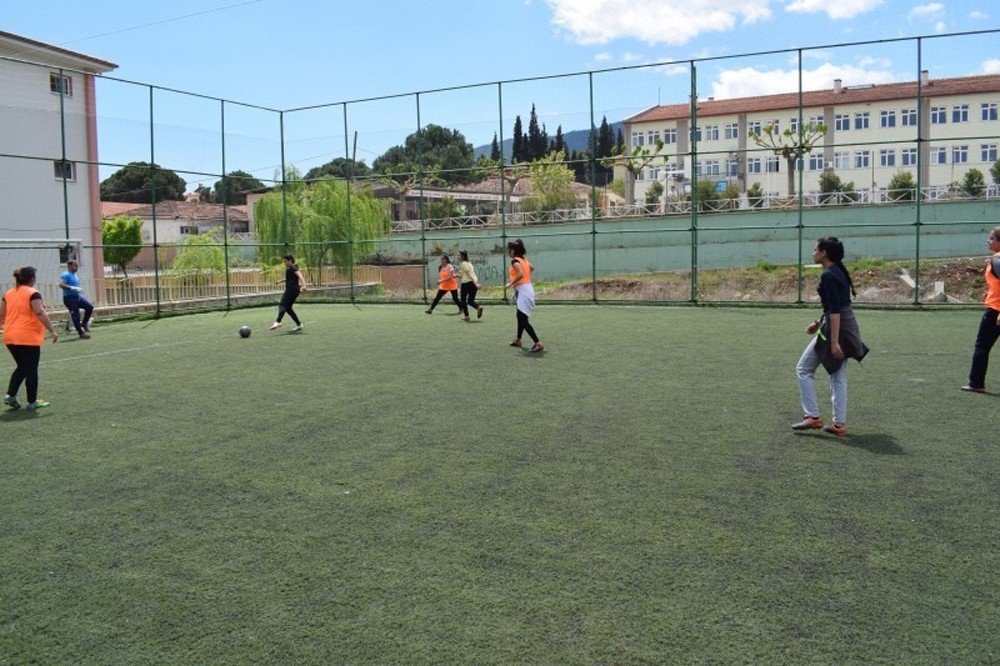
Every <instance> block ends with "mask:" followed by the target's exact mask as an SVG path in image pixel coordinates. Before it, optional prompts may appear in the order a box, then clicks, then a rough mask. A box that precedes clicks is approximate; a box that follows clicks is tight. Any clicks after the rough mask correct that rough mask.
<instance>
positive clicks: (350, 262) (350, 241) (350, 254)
mask: <svg viewBox="0 0 1000 666" xmlns="http://www.w3.org/2000/svg"><path fill="white" fill-rule="evenodd" d="M349 151H350V145H349V144H348V142H347V102H344V158H345V159H347V274H348V279H349V280H350V282H351V302H352V303H353V302H354V218H353V217H352V216H351V188H352V186H353V184H354V159H353V158H352V157H351V154H350V152H349Z"/></svg>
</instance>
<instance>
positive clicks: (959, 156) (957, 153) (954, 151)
mask: <svg viewBox="0 0 1000 666" xmlns="http://www.w3.org/2000/svg"><path fill="white" fill-rule="evenodd" d="M968 161H969V147H968V146H952V148H951V163H952V164H965V163H966V162H968Z"/></svg>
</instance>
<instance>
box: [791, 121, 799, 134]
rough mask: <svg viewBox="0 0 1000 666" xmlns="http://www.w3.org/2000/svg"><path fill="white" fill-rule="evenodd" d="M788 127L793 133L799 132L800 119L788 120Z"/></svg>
mask: <svg viewBox="0 0 1000 666" xmlns="http://www.w3.org/2000/svg"><path fill="white" fill-rule="evenodd" d="M788 127H789V128H790V129H791V130H792V131H793V132H798V131H799V119H798V118H789V119H788Z"/></svg>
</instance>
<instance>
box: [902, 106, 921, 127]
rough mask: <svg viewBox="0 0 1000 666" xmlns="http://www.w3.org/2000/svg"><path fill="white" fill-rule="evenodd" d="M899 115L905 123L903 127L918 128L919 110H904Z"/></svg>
mask: <svg viewBox="0 0 1000 666" xmlns="http://www.w3.org/2000/svg"><path fill="white" fill-rule="evenodd" d="M899 115H900V117H901V119H902V121H903V123H902V124H903V127H916V126H917V110H916V109H903V110H902V111H900V112H899Z"/></svg>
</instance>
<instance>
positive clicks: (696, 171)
mask: <svg viewBox="0 0 1000 666" xmlns="http://www.w3.org/2000/svg"><path fill="white" fill-rule="evenodd" d="M694 175H696V176H699V177H700V176H701V162H695V163H694Z"/></svg>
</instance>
